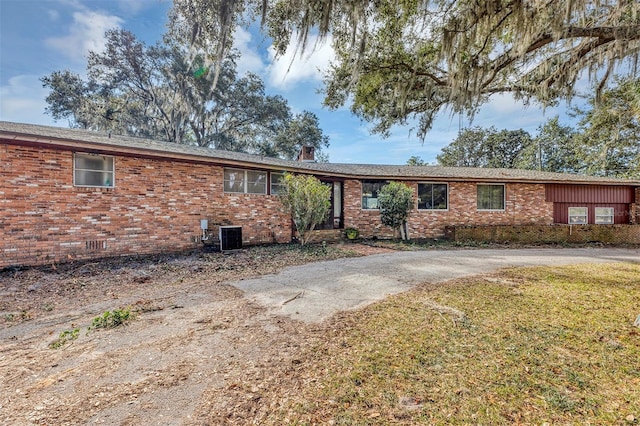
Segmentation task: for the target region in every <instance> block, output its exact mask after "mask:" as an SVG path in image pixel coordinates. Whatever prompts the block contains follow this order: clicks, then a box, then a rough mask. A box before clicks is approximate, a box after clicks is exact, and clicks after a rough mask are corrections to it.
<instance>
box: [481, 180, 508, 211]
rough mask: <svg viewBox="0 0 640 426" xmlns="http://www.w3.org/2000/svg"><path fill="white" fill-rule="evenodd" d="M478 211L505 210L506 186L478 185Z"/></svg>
mask: <svg viewBox="0 0 640 426" xmlns="http://www.w3.org/2000/svg"><path fill="white" fill-rule="evenodd" d="M477 188H478V189H477V192H478V210H504V204H505V202H504V200H505V190H504V184H478V187H477Z"/></svg>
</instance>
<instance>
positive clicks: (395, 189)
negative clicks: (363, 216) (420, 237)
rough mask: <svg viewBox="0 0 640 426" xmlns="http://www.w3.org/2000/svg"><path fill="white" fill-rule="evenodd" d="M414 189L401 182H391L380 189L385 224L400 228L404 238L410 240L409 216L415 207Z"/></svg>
mask: <svg viewBox="0 0 640 426" xmlns="http://www.w3.org/2000/svg"><path fill="white" fill-rule="evenodd" d="M413 205H414V200H413V190H412V189H411V188H409V187H408V186H407V185H405V184H404V183H401V182H389V183H388V184H386V185H385V186H383V187H382V188H381V189H380V191H378V207H379V208H380V219H381V220H382V223H383V225H387V226H390V227H391V228H393V229H395V230H400V236H401V237H402V239H403V240H408V239H409V238H408V235H407V229H406V225H407V218H408V217H409V212H410V211H411V210H412V209H413Z"/></svg>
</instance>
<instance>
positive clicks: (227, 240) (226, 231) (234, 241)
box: [220, 226, 242, 251]
mask: <svg viewBox="0 0 640 426" xmlns="http://www.w3.org/2000/svg"><path fill="white" fill-rule="evenodd" d="M241 248H242V226H221V227H220V250H222V251H224V250H239V249H241Z"/></svg>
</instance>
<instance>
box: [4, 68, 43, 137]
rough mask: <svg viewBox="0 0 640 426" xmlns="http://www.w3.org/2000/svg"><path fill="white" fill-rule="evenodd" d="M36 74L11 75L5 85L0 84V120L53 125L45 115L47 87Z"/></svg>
mask: <svg viewBox="0 0 640 426" xmlns="http://www.w3.org/2000/svg"><path fill="white" fill-rule="evenodd" d="M39 78H40V76H37V75H18V76H15V77H11V78H10V79H9V81H8V84H7V85H4V86H0V120H3V121H14V122H18V123H31V124H43V125H53V124H54V123H55V122H54V120H53V119H52V118H51V117H50V116H48V115H45V113H44V109H45V107H46V106H47V103H46V102H45V100H44V99H45V98H46V97H47V95H48V91H47V89H45V88H43V87H42V83H41V82H40V80H39Z"/></svg>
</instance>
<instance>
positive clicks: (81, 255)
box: [0, 144, 291, 268]
mask: <svg viewBox="0 0 640 426" xmlns="http://www.w3.org/2000/svg"><path fill="white" fill-rule="evenodd" d="M115 164H116V166H115V168H116V171H115V182H116V184H115V188H83V187H74V186H73V176H72V173H73V172H72V170H73V153H72V152H71V151H59V150H45V149H35V148H29V147H21V146H15V145H7V144H0V210H1V211H2V215H1V216H0V233H1V234H2V239H1V240H0V268H3V267H7V266H9V265H17V264H21V265H28V264H43V263H48V262H56V261H65V260H69V259H86V258H93V257H106V256H114V255H127V254H147V253H157V252H163V251H180V250H188V249H191V248H195V247H199V246H200V243H199V242H198V241H199V237H200V235H201V230H200V219H208V220H209V224H210V228H214V227H215V225H219V224H225V225H226V224H233V225H239V226H242V227H243V240H244V241H245V242H246V243H249V244H255V243H267V242H286V241H290V239H291V227H290V220H289V219H288V217H286V216H285V215H284V214H283V213H281V211H280V207H279V201H278V200H277V197H275V196H269V195H251V194H225V193H223V190H222V188H223V168H222V167H220V166H211V165H204V164H193V163H187V162H179V161H163V160H150V159H141V158H133V157H124V156H116V157H115Z"/></svg>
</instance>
